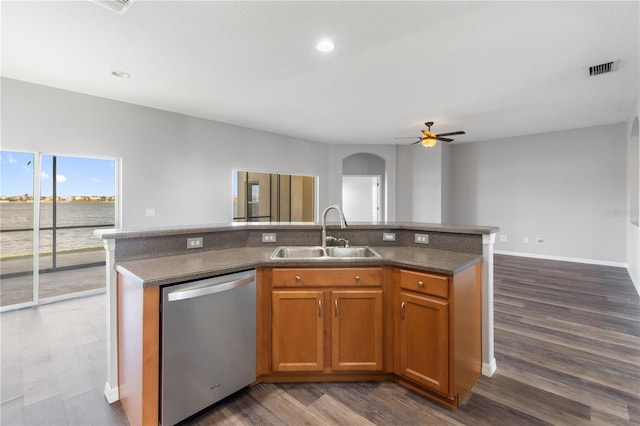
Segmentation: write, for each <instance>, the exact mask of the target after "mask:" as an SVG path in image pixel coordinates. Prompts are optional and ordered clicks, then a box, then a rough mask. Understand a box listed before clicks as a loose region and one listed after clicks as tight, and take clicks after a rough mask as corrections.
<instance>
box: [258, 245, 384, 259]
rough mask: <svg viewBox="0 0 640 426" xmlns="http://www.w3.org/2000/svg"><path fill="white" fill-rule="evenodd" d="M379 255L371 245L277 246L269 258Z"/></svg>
mask: <svg viewBox="0 0 640 426" xmlns="http://www.w3.org/2000/svg"><path fill="white" fill-rule="evenodd" d="M362 257H380V255H379V254H378V253H376V252H375V251H374V250H373V249H372V248H371V247H367V246H361V247H326V248H325V247H320V246H289V247H278V248H277V249H276V250H275V251H274V252H273V254H272V255H271V259H317V260H321V259H336V258H346V259H352V258H362Z"/></svg>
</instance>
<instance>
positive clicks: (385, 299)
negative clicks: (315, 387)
mask: <svg viewBox="0 0 640 426" xmlns="http://www.w3.org/2000/svg"><path fill="white" fill-rule="evenodd" d="M319 231H320V226H319V225H316V224H266V225H265V224H246V225H221V226H210V227H209V226H207V227H185V228H179V229H175V228H173V229H154V230H139V231H119V230H113V231H107V232H105V231H103V232H99V233H97V234H98V236H99V237H101V238H103V239H104V241H105V247H106V248H107V258H108V265H107V276H108V278H109V281H110V282H109V289H110V290H109V292H110V297H109V300H110V309H111V310H112V311H111V312H112V315H113V316H112V318H111V321H110V322H111V323H113V322H115V323H117V321H115V319H116V318H118V314H119V313H118V302H117V297H115V295H116V294H117V293H116V288H118V287H117V286H118V285H120V286H121V287H122V289H123V288H127V289H128V290H127V291H128V292H129V293H128V294H130V295H129V296H127V297H128V298H129V301H130V300H138V302H136V303H138V304H139V307H140V309H141V310H142V316H141V317H140V318H143V319H144V321H143V323H141V324H139V325H140V326H141V328H140V333H141V334H140V337H141V338H142V339H143V340H144V341H145V342H146V341H147V340H148V339H149V338H150V337H151V338H153V336H154V335H155V336H157V335H158V334H157V333H158V332H157V325H156V326H154V324H153V323H154V322H157V320H156V319H154V318H157V317H158V315H159V313H158V312H157V307H155V306H154V304H155V305H157V301H158V298H157V290H158V288H159V287H160V286H165V285H171V284H175V283H180V282H186V281H192V280H198V279H202V278H207V277H211V276H216V275H221V274H226V273H231V272H236V271H241V270H247V269H256V270H257V272H258V274H257V277H258V300H259V303H258V314H257V321H258V336H257V340H258V342H257V343H258V358H257V359H258V380H265V381H267V380H268V381H281V380H296V381H304V380H310V379H313V380H318V379H319V378H321V376H322V375H324V378H325V379H326V380H347V379H348V380H354V379H367V380H369V379H379V380H380V379H382V380H384V379H391V378H398V379H400V380H399V381H400V383H403V381H404V383H403V384H405V385H407V386H409V387H412V388H414V389H416V390H418V391H423V393H425V394H427V395H428V396H431V397H434V395H435V397H436V398H433V399H436V400H440V402H443V403H445V404H446V405H449V406H451V407H455V406H457V404H458V403H459V401H458V399H457V392H460V389H461V388H460V389H458V388H456V386H457V385H456V383H457V382H459V381H460V380H459V379H458V380H457V382H456V381H454V379H456V378H457V377H459V376H460V375H459V374H457V375H454V374H453V371H454V370H453V369H454V366H455V365H462V364H463V363H464V362H467V361H468V360H467V361H463V362H462V364H461V362H458V361H456V359H455V358H454V355H455V353H454V351H453V350H451V349H452V348H453V347H454V346H453V345H454V343H455V342H456V341H455V340H454V338H455V335H454V334H453V331H452V332H451V333H452V334H449V331H448V329H447V332H446V333H444V332H443V333H440V334H442V335H443V336H444V337H446V338H449V337H450V338H451V339H450V340H451V341H449V340H446V339H445V340H441V341H440V343H439V344H440V345H441V346H442V345H444V346H446V347H447V349H448V351H447V352H445V354H446V355H447V356H448V357H450V359H449V358H447V359H445V361H446V363H445V364H442V362H445V361H439V362H441V365H445V369H449V372H450V373H451V374H450V375H445V376H442V377H444V379H446V380H444V381H443V380H442V379H440V378H435V379H434V378H431V377H425V375H423V374H418V375H415V374H414V377H411V372H412V368H408V367H407V365H404V367H403V366H402V365H400V358H402V356H404V359H405V364H406V362H409V363H410V362H413V361H411V358H407V356H406V352H407V351H406V350H404V352H403V350H401V349H400V348H401V347H402V342H401V340H398V339H402V337H401V335H402V333H400V330H401V329H402V324H401V323H398V322H397V321H399V320H398V319H399V318H401V316H400V315H399V314H400V311H398V309H399V307H400V306H402V309H403V311H402V315H404V312H405V311H404V309H406V308H411V309H412V310H411V311H409V310H407V313H410V314H411V315H414V314H413V312H417V313H419V312H420V311H419V310H416V309H417V308H418V307H419V306H422V308H424V307H425V306H428V307H429V309H430V311H433V308H434V307H436V308H443V309H444V310H443V309H439V311H438V312H440V313H438V314H437V315H439V317H437V318H445V319H447V323H446V324H450V325H451V327H452V328H451V330H454V326H456V327H458V326H460V325H459V321H457V320H456V318H459V317H460V315H459V314H458V317H456V316H455V312H456V310H455V307H456V306H459V308H458V312H459V311H460V309H462V306H463V305H464V304H463V303H462V300H464V299H465V298H463V297H462V296H461V295H456V291H457V289H462V288H465V287H466V288H467V289H468V290H469V289H470V290H469V291H471V293H469V294H477V299H478V305H480V299H482V303H481V304H482V315H480V306H478V317H477V319H476V320H474V321H472V322H469V321H467V324H466V325H464V326H465V327H469V326H470V325H472V323H473V322H475V323H476V324H477V326H478V333H477V334H478V342H477V347H478V351H477V352H478V355H477V359H478V362H477V366H475V367H473V369H476V370H477V371H478V374H479V372H480V367H482V372H483V374H487V375H490V374H492V373H493V371H494V370H495V361H494V360H493V352H492V351H493V342H492V340H493V338H492V331H493V330H492V324H490V327H489V328H488V329H487V320H488V319H489V320H491V319H492V317H491V316H489V317H488V316H487V315H485V311H488V312H489V314H491V313H492V312H491V305H492V302H491V298H490V297H488V299H489V301H488V302H489V303H487V300H486V299H487V297H486V295H487V294H488V295H489V296H490V293H492V292H488V291H487V288H486V287H487V286H489V287H490V286H491V284H492V283H491V275H492V274H490V273H489V272H490V271H491V270H492V243H493V236H494V235H495V232H496V231H497V229H496V228H492V227H450V226H444V225H432V224H419V223H385V224H375V225H352V226H350V227H349V228H348V229H344V230H336V229H335V228H334V227H329V231H330V232H331V233H332V234H333V235H336V236H339V237H342V238H345V239H348V240H349V241H350V243H351V245H367V246H370V247H373V248H374V250H375V251H377V252H378V253H379V254H380V255H381V257H379V258H351V259H323V260H322V261H317V260H308V259H272V258H271V254H272V253H273V251H274V249H275V248H276V247H277V246H281V245H287V246H296V245H315V244H318V243H319V239H320V238H319V237H320V232H319ZM265 233H267V234H275V236H276V239H277V242H269V243H263V242H262V241H263V239H264V234H265ZM415 234H420V235H421V236H423V235H428V238H427V241H428V244H424V243H416V242H415V241H416V239H417V238H416V237H415ZM390 235H392V236H393V237H392V238H390V237H389V236H390ZM195 237H200V238H202V247H203V248H198V249H195V250H192V249H186V241H187V238H195ZM310 268H311V269H313V268H315V269H316V271H315V275H313V276H331V274H332V273H334V272H335V271H336V270H341V269H342V270H347V271H348V270H349V269H350V268H358V270H363V269H362V268H364V269H373V270H378V271H380V272H379V276H380V280H379V281H378V283H379V286H378V287H375V286H374V287H373V288H371V289H370V290H371V291H373V292H374V293H375V292H376V291H377V292H379V294H380V298H379V300H378V299H376V298H370V299H371V302H366V303H373V305H371V306H374V305H375V306H378V305H380V306H382V307H383V308H384V309H382V308H381V309H382V310H381V312H384V315H383V316H382V317H381V318H380V320H379V321H380V327H381V328H379V330H382V332H380V333H378V334H380V336H381V339H380V340H376V342H378V341H379V343H376V347H379V348H380V349H376V350H373V349H372V353H373V352H376V353H377V354H378V355H379V357H378V361H377V362H371V363H368V364H367V363H365V364H367V365H373V366H374V367H371V368H372V370H371V371H370V372H368V373H366V374H364V373H362V372H360V373H358V374H354V370H357V369H358V368H361V367H354V365H356V364H354V363H350V364H349V363H347V364H345V365H351V367H348V368H346V370H351V371H347V372H346V373H345V372H342V371H338V370H339V368H338V369H335V366H334V370H332V368H331V362H332V354H331V351H332V350H336V349H335V348H332V347H331V341H330V339H331V336H333V335H334V334H336V332H334V333H333V334H332V333H331V330H330V324H329V326H328V329H329V331H327V332H325V334H326V336H325V337H323V338H321V339H320V340H322V339H325V340H326V339H329V340H328V343H327V341H325V342H322V341H320V342H319V343H318V344H319V345H323V346H318V347H319V348H323V349H319V350H318V354H320V353H321V352H322V353H324V354H326V356H325V357H324V359H322V360H321V361H320V364H321V365H320V364H319V366H318V367H317V368H315V371H312V372H311V373H309V372H307V373H302V372H300V371H289V372H286V373H282V372H279V371H278V367H277V366H276V364H274V363H273V361H274V359H272V356H273V355H274V354H276V356H278V351H277V348H276V349H274V347H272V346H273V344H274V343H277V342H279V340H277V339H276V338H275V337H274V336H276V334H277V328H274V327H276V326H277V321H276V322H273V323H272V312H271V311H272V308H276V309H277V308H278V306H280V305H278V302H277V300H276V299H278V298H279V297H282V296H287V295H288V294H289V293H287V292H286V291H283V290H290V289H286V288H279V287H281V286H282V285H283V283H282V282H277V280H276V277H278V276H282V275H278V272H277V271H280V273H286V272H287V271H292V273H294V274H295V273H299V272H300V271H307V270H311V269H310ZM318 268H321V269H320V270H318ZM116 271H117V273H116ZM411 274H423V275H422V276H424V277H425V279H426V281H425V282H427V287H429V286H430V285H431V284H429V283H430V282H431V281H433V282H434V284H433V285H435V286H436V287H434V288H435V289H437V291H435V293H433V291H434V290H426V289H422V288H421V289H418V288H415V289H412V288H407V287H406V285H405V284H409V281H407V279H408V278H407V277H411V278H413V275H411ZM343 275H344V274H340V275H338V276H339V277H342V276H343ZM116 277H119V278H118V279H116ZM118 282H120V284H119V283H118ZM416 282H418V281H416ZM419 282H421V283H422V282H423V280H421V281H419ZM318 283H319V282H317V281H311V284H310V285H309V286H307V287H305V288H304V290H305V291H307V290H308V291H312V292H315V293H314V294H315V296H314V297H318V298H319V299H318V300H321V299H323V298H325V299H326V298H328V299H326V301H327V302H328V303H331V302H332V299H331V297H332V294H334V296H336V297H337V296H340V295H342V296H344V292H345V291H347V292H349V291H350V292H353V291H355V290H361V289H359V288H354V287H353V286H351V287H350V286H349V285H348V283H345V282H341V281H340V279H337V280H336V281H335V283H334V284H331V286H329V287H322V286H323V284H318ZM456 283H457V284H456ZM463 283H468V285H466V286H465V285H463ZM474 283H476V284H477V285H476V286H475V288H477V293H473V288H474ZM481 283H482V296H481V293H480V286H481ZM318 285H320V287H318ZM375 285H378V284H375ZM401 288H402V291H400V289H401ZM122 289H121V291H120V293H121V294H125V292H124V291H122ZM291 290H299V289H295V288H294V289H291ZM415 291H417V292H422V293H423V295H422V296H421V295H420V294H416V293H415ZM443 291H444V293H442V292H443ZM131 292H133V293H131ZM341 292H342V293H341ZM411 292H414V293H411ZM430 292H431V294H430ZM369 293H371V292H369ZM131 294H133V295H131ZM371 294H373V293H371ZM112 296H113V297H112ZM121 297H122V296H121ZM296 297H297V296H296ZM400 297H404V298H405V299H402V301H401V300H400ZM416 297H417V298H416ZM424 297H427V299H429V300H426V302H425V303H427V304H426V305H425V303H423V302H424V301H423V299H424ZM434 297H436V298H440V299H434ZM473 297H476V296H473ZM473 297H466V298H467V299H472V298H473ZM136 298H138V299H136ZM376 300H378V301H376ZM112 302H115V303H112ZM121 302H122V301H121ZM334 302H335V303H336V305H335V306H336V317H337V312H338V310H337V306H338V305H337V303H338V302H337V299H336V301H334ZM420 303H422V305H420ZM396 305H397V306H396ZM283 306H285V305H283ZM366 306H368V305H366ZM465 309H467V308H465ZM145 310H146V312H145ZM434 312H435V311H434ZM396 314H398V315H396ZM429 315H431V314H429ZM320 316H322V315H320ZM480 316H481V317H482V321H480ZM329 317H330V316H329V315H327V318H329ZM149 318H151V320H149ZM434 318H435V317H434ZM121 320H122V318H121ZM327 321H328V319H327ZM376 321H378V320H376ZM480 322H481V323H482V331H480ZM490 323H492V321H491V322H490ZM327 324H328V323H327ZM327 324H325V325H327ZM456 324H458V325H456ZM319 327H321V326H319ZM114 330H115V327H114V328H112V329H111V331H110V337H112V339H111V341H110V343H111V347H110V348H109V349H110V356H111V360H112V362H111V365H110V366H111V371H110V377H108V381H107V385H106V387H105V395H107V397H108V398H109V399H117V398H118V397H122V396H123V395H122V394H120V395H119V394H118V388H117V387H116V386H114V385H115V384H116V383H118V382H117V380H118V366H117V365H118V364H117V363H118V356H117V353H118V352H117V345H118V339H117V333H114V332H113V331H114ZM336 330H337V329H336ZM345 330H349V327H348V326H346V328H345ZM408 330H409V332H410V330H411V329H408ZM487 330H488V331H487ZM404 333H405V334H404V336H405V338H411V334H408V335H407V334H406V333H407V331H406V330H405V331H404ZM114 334H116V336H115V338H113V337H114ZM407 336H408V337H407ZM480 336H481V341H482V362H480ZM156 338H157V337H156ZM376 339H377V338H376ZM372 341H373V340H372ZM285 344H286V342H285ZM449 345H450V346H451V347H449ZM153 346H154V345H151V346H149V347H153ZM471 346H473V345H471ZM457 347H460V348H463V347H464V345H462V344H459V343H458V344H457ZM487 348H488V349H489V351H487ZM114 349H115V350H114ZM114 352H115V356H113V355H114ZM458 352H460V350H458ZM487 352H488V355H487ZM403 353H404V355H402V354H403ZM378 355H377V356H378ZM338 356H339V355H338V354H337V352H336V353H334V355H333V361H335V358H336V357H338ZM487 356H488V358H487V359H488V361H487V360H485V357H487ZM157 358H158V354H157V345H156V349H155V353H153V351H152V352H149V353H146V354H144V363H143V364H144V368H145V369H146V371H147V374H143V376H142V379H143V380H142V385H140V386H143V387H144V386H146V387H147V389H154V388H157V378H154V375H155V376H157V371H158V370H157V364H155V365H154V363H153V362H149V360H150V359H151V360H153V359H157ZM407 360H408V361H407ZM449 361H450V362H449ZM140 362H142V361H140ZM327 363H328V364H327ZM467 363H468V362H467ZM363 365H364V364H363ZM438 365H440V364H438ZM274 366H275V368H273V367H274ZM409 367H411V365H409ZM362 368H365V367H362ZM366 368H368V367H366ZM366 368H365V369H366ZM400 368H405V371H406V372H409V374H408V375H407V374H404V375H403V374H399V375H398V374H397V373H398V371H399V369H400ZM429 368H431V367H429ZM294 370H295V368H294ZM432 370H433V369H432ZM458 370H460V371H462V370H461V368H458ZM114 373H115V374H114ZM404 379H406V380H404ZM422 379H424V380H423V383H421V382H420V380H422ZM449 379H451V383H449V382H448V380H449ZM474 381H475V379H473V380H471V381H469V380H467V384H466V385H464V386H467V387H469V388H470V386H471V385H472V382H474ZM424 383H426V384H427V385H430V386H431V385H433V386H436V385H437V386H436V391H435V392H431V391H430V389H428V387H429V386H426V387H425V386H422V385H423V384H424ZM469 383H471V384H469ZM433 386H431V387H433ZM437 387H440V389H438V388H437ZM467 390H468V389H467ZM454 391H455V392H454ZM121 392H122V389H121ZM464 392H466V391H464ZM125 394H126V392H125ZM447 396H448V397H447ZM148 398H149V397H148ZM150 398H151V399H152V400H154V399H155V400H156V401H157V390H156V395H155V396H153V395H151V396H150ZM447 398H448V399H447ZM123 405H124V403H123ZM156 408H157V406H156ZM149 413H151V414H149ZM149 413H147V414H146V417H145V416H143V415H142V414H140V416H138V417H137V419H138V420H135V421H134V423H138V422H139V423H146V421H142V419H143V418H147V419H148V418H149V416H151V418H153V413H154V409H153V408H151V409H150V410H149ZM156 413H157V410H156ZM156 415H157V414H156Z"/></svg>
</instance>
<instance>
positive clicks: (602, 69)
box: [589, 61, 618, 76]
mask: <svg viewBox="0 0 640 426" xmlns="http://www.w3.org/2000/svg"><path fill="white" fill-rule="evenodd" d="M617 65H618V61H611V62H605V63H604V64H599V65H591V66H590V67H589V75H590V76H594V75H600V74H606V73H609V72H613V71H615V70H616V68H617Z"/></svg>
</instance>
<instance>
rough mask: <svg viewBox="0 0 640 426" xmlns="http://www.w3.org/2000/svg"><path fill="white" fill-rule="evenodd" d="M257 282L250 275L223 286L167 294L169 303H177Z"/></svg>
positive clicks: (214, 285)
mask: <svg viewBox="0 0 640 426" xmlns="http://www.w3.org/2000/svg"><path fill="white" fill-rule="evenodd" d="M254 280H255V277H254V276H253V275H249V276H247V277H244V278H240V279H239V280H235V281H229V282H226V283H222V284H213V285H210V286H207V287H199V288H194V289H188V290H177V291H172V292H171V293H169V294H167V301H169V302H175V301H178V300H186V299H193V298H196V297H201V296H207V295H209V294H215V293H221V292H223V291H227V290H231V289H233V288H236V287H240V286H243V285H245V284H250V283H252V282H253V281H254Z"/></svg>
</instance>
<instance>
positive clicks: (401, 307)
mask: <svg viewBox="0 0 640 426" xmlns="http://www.w3.org/2000/svg"><path fill="white" fill-rule="evenodd" d="M400 313H401V314H402V319H404V302H402V304H401V305H400Z"/></svg>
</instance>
